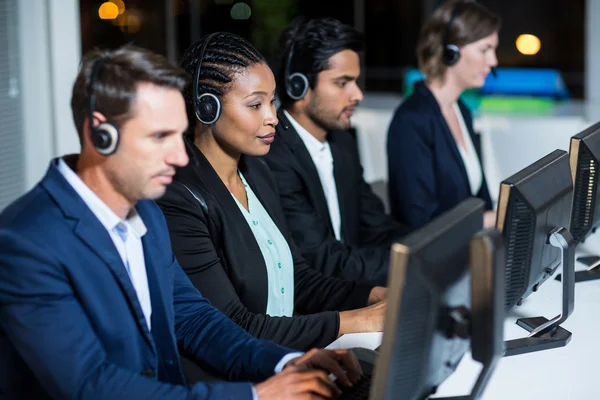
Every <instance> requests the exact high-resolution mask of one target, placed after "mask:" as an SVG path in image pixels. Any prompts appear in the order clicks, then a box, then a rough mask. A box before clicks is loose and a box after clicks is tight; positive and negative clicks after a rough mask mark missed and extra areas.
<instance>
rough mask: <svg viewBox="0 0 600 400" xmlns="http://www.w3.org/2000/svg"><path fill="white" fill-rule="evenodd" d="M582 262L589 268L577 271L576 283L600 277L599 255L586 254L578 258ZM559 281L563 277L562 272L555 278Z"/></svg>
mask: <svg viewBox="0 0 600 400" xmlns="http://www.w3.org/2000/svg"><path fill="white" fill-rule="evenodd" d="M577 261H579V262H580V263H582V264H585V265H587V267H588V269H586V270H585V271H576V272H575V283H577V282H587V281H595V280H597V279H600V257H598V256H585V257H579V258H577ZM555 279H556V280H557V281H560V280H561V279H562V276H561V274H558V275H556V278H555Z"/></svg>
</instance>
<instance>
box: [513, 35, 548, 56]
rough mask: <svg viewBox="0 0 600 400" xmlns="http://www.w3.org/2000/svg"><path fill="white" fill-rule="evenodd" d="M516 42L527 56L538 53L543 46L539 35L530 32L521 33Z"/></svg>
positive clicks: (518, 47) (520, 50)
mask: <svg viewBox="0 0 600 400" xmlns="http://www.w3.org/2000/svg"><path fill="white" fill-rule="evenodd" d="M515 44H516V45H517V50H519V52H520V53H521V54H524V55H526V56H532V55H534V54H537V53H538V52H539V51H540V47H541V46H542V43H541V42H540V39H539V38H538V37H537V36H535V35H531V34H528V33H526V34H522V35H519V37H518V38H517V41H516V42H515Z"/></svg>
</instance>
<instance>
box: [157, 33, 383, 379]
mask: <svg viewBox="0 0 600 400" xmlns="http://www.w3.org/2000/svg"><path fill="white" fill-rule="evenodd" d="M181 66H182V67H183V68H184V69H185V70H187V72H188V73H190V74H191V75H192V76H193V80H192V84H191V85H190V87H188V88H187V90H186V91H185V93H184V97H185V100H186V104H187V111H188V119H189V124H190V125H189V129H188V132H187V134H186V146H187V152H188V156H189V157H190V162H189V164H188V165H187V166H186V167H184V168H181V169H179V170H178V172H177V174H176V176H175V179H174V183H173V184H172V185H170V187H169V188H168V190H167V193H166V194H165V196H164V197H163V198H161V199H160V200H159V201H158V203H159V205H160V206H161V208H162V210H163V212H164V214H165V216H166V220H167V224H168V226H169V231H170V234H171V242H172V246H173V251H174V254H175V256H176V258H177V260H178V261H179V263H180V264H181V266H182V268H183V269H184V270H185V271H186V273H187V274H188V276H189V278H190V280H191V282H192V283H193V284H194V286H195V287H196V288H198V289H199V290H200V291H201V292H202V294H203V295H204V296H205V297H206V298H208V299H209V300H210V301H211V303H212V304H213V305H214V306H216V307H217V308H219V309H220V310H221V311H223V312H224V313H225V314H226V315H227V316H229V318H231V319H232V320H233V321H234V322H236V323H237V324H238V325H240V326H241V327H243V328H244V329H245V330H247V331H248V332H249V333H251V334H252V335H254V336H256V337H259V338H262V339H269V340H273V341H275V342H277V343H279V344H282V345H285V346H288V347H291V348H294V349H298V350H301V351H305V350H308V349H310V348H313V347H324V346H326V345H328V344H329V343H331V342H332V341H334V340H335V339H336V338H338V337H339V336H340V335H342V334H344V333H351V332H369V331H381V330H382V329H383V315H384V307H385V306H384V304H385V302H384V301H382V300H383V299H384V297H385V288H382V287H373V286H372V285H370V284H367V283H360V282H350V281H344V280H339V279H335V278H331V277H325V276H323V275H321V274H320V273H318V272H316V271H314V270H313V269H311V268H310V267H309V266H308V265H307V264H306V262H305V261H304V259H303V258H302V257H301V255H300V253H299V252H298V251H297V249H296V247H295V245H294V243H293V241H292V239H291V237H290V234H289V229H288V227H287V226H286V222H285V217H284V216H283V211H282V209H281V206H280V204H279V197H278V194H277V191H276V190H277V189H276V188H277V185H276V183H275V181H274V178H273V176H272V175H271V172H270V170H269V168H268V167H267V166H266V164H265V163H264V162H263V161H262V160H261V159H260V156H264V155H265V154H266V153H267V152H268V151H269V148H270V144H271V143H272V142H273V140H274V136H275V126H276V125H277V123H278V120H277V116H276V110H275V106H274V96H275V79H274V76H273V73H272V72H271V69H270V68H269V66H268V65H267V63H266V61H265V58H264V57H263V56H262V55H261V54H260V53H259V52H258V51H257V50H256V49H255V48H254V46H252V44H251V43H249V42H248V41H246V40H245V39H243V38H241V37H239V36H236V35H234V34H231V33H222V32H221V33H215V34H211V35H209V36H207V37H204V38H203V39H201V40H200V41H199V42H198V43H196V44H194V45H193V46H192V47H190V48H189V49H188V50H187V51H186V53H185V54H184V56H183V60H182V62H181ZM186 364H187V363H186ZM194 368H196V370H197V367H196V366H194V365H184V370H185V371H186V374H187V375H188V376H187V378H188V380H189V381H190V382H191V381H194V380H196V379H197V376H194V375H193V374H195V373H197V371H196V372H194Z"/></svg>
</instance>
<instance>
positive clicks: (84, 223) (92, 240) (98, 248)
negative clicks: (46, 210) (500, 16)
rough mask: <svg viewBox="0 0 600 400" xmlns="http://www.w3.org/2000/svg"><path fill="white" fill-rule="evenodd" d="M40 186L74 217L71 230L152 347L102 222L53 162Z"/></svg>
mask: <svg viewBox="0 0 600 400" xmlns="http://www.w3.org/2000/svg"><path fill="white" fill-rule="evenodd" d="M43 186H44V187H45V188H46V190H48V192H49V194H50V195H51V196H52V197H53V198H54V199H55V200H56V202H57V204H58V205H59V207H61V209H62V211H63V213H65V216H66V217H67V218H71V219H73V220H75V221H76V223H75V225H74V228H73V232H74V234H75V235H76V236H77V237H78V238H79V239H80V240H81V241H82V242H83V243H84V244H85V245H86V246H87V247H88V248H89V249H90V250H91V251H92V252H93V253H94V254H95V255H96V256H97V257H98V258H99V259H100V260H102V261H103V262H104V264H105V265H106V266H107V267H108V268H109V269H110V271H111V272H112V274H113V276H114V277H115V279H116V281H117V283H118V284H119V286H120V287H121V290H122V291H123V293H124V294H125V298H126V299H127V301H128V303H129V305H130V306H131V309H132V311H133V314H134V319H135V321H136V323H137V324H138V326H139V328H140V330H141V331H142V334H143V336H144V338H145V339H146V341H147V342H148V345H149V346H150V347H151V348H152V349H154V343H153V340H152V336H151V334H150V331H149V330H148V325H147V324H146V319H145V318H144V313H143V311H142V307H141V305H140V303H139V300H138V297H137V293H136V291H135V288H134V287H133V284H132V283H131V279H130V278H129V275H128V274H127V271H126V269H125V266H124V265H123V261H122V260H121V257H120V256H119V252H118V251H117V248H116V247H115V245H114V243H113V241H112V239H111V238H110V234H109V233H108V232H107V231H106V228H104V225H102V223H101V222H100V221H99V220H98V218H97V217H96V216H95V215H94V213H93V212H92V211H91V210H90V209H89V207H88V206H87V205H86V204H85V202H84V201H83V199H82V198H81V197H80V196H79V194H78V193H77V192H76V191H75V189H73V188H72V187H71V185H70V184H69V183H68V182H67V181H66V179H65V178H64V177H63V176H62V174H61V173H60V172H59V171H58V169H57V168H56V166H55V162H53V163H52V165H51V167H50V170H49V171H48V174H47V175H46V177H45V178H44V181H43Z"/></svg>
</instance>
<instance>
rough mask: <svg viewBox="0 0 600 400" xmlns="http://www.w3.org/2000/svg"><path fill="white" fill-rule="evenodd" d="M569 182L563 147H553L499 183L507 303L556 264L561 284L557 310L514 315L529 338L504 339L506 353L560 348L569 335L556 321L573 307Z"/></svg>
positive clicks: (544, 277) (513, 302)
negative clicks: (560, 305)
mask: <svg viewBox="0 0 600 400" xmlns="http://www.w3.org/2000/svg"><path fill="white" fill-rule="evenodd" d="M572 195H573V185H572V183H571V172H570V169H569V157H568V154H567V152H566V151H563V150H555V151H554V152H552V153H550V154H548V155H547V156H545V157H544V158H542V159H540V160H538V161H536V162H535V163H533V164H532V165H530V166H528V167H526V168H524V169H523V170H521V171H519V172H518V173H516V174H515V175H513V176H511V177H510V178H507V179H505V180H504V181H503V182H502V183H501V184H500V196H499V200H498V211H497V219H496V227H497V228H498V230H499V231H500V232H502V235H503V237H504V243H505V246H506V260H507V262H506V304H505V310H506V311H507V312H510V311H512V310H513V309H514V308H515V307H516V306H517V305H520V304H521V302H522V301H523V300H524V299H525V298H526V297H528V296H529V295H531V293H533V292H535V291H536V290H537V289H538V288H539V287H540V286H541V285H542V284H543V283H544V282H545V281H546V280H547V279H548V278H549V277H551V276H552V275H554V273H555V272H556V269H557V268H558V266H559V265H561V264H562V266H563V274H564V275H565V276H566V277H567V279H565V280H564V282H563V309H562V313H561V314H560V315H559V316H557V317H555V318H553V319H552V320H550V321H549V320H547V319H546V318H543V317H535V318H524V319H519V320H518V321H517V323H518V324H519V325H520V326H522V327H523V328H525V329H527V330H528V331H530V332H531V334H530V335H529V336H530V337H528V338H524V339H517V340H511V341H508V342H507V343H506V354H505V355H507V356H508V355H516V354H521V353H527V352H531V351H537V350H543V349H548V348H554V347H560V346H565V345H566V344H567V343H568V342H569V340H570V338H571V333H570V332H568V331H566V330H564V329H563V328H561V327H560V326H559V325H560V324H561V323H562V322H564V321H565V320H566V319H567V318H568V317H569V315H570V314H571V312H572V311H573V304H574V281H573V280H574V271H573V269H574V251H575V241H574V239H573V237H572V235H571V234H570V233H569V231H568V229H567V227H568V226H569V216H570V210H571V200H572Z"/></svg>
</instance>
